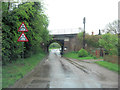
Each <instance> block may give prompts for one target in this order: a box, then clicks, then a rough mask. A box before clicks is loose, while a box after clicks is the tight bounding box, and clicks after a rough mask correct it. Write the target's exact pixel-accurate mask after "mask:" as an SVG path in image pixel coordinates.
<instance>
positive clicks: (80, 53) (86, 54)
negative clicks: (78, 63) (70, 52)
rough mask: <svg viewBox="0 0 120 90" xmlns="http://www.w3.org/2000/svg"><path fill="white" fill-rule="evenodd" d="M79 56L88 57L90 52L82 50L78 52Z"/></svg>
mask: <svg viewBox="0 0 120 90" xmlns="http://www.w3.org/2000/svg"><path fill="white" fill-rule="evenodd" d="M78 56H79V57H87V56H88V52H87V51H86V50H85V49H83V48H82V49H80V51H79V52H78Z"/></svg>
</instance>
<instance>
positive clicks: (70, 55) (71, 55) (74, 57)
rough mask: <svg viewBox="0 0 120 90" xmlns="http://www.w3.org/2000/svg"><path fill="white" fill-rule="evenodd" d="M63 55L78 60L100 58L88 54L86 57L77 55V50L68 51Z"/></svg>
mask: <svg viewBox="0 0 120 90" xmlns="http://www.w3.org/2000/svg"><path fill="white" fill-rule="evenodd" d="M63 56H64V57H68V58H72V59H78V60H84V59H102V58H101V57H100V58H96V57H95V56H93V57H91V56H90V55H89V56H88V57H78V53H77V52H69V53H66V54H64V55H63Z"/></svg>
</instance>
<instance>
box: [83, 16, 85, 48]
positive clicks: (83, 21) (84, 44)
mask: <svg viewBox="0 0 120 90" xmlns="http://www.w3.org/2000/svg"><path fill="white" fill-rule="evenodd" d="M83 24H84V31H83V49H85V17H84V18H83Z"/></svg>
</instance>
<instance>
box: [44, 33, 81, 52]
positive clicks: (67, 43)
mask: <svg viewBox="0 0 120 90" xmlns="http://www.w3.org/2000/svg"><path fill="white" fill-rule="evenodd" d="M77 34H78V33H74V34H52V35H51V36H52V37H53V39H52V40H50V41H49V42H48V44H47V46H46V50H47V52H48V51H49V45H50V44H51V43H54V42H57V43H58V44H59V45H60V46H61V52H63V53H66V52H70V51H78V50H80V48H81V45H80V43H79V40H78V38H77ZM65 48H66V50H64V49H65Z"/></svg>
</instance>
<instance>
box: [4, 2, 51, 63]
mask: <svg viewBox="0 0 120 90" xmlns="http://www.w3.org/2000/svg"><path fill="white" fill-rule="evenodd" d="M12 3H13V2H12ZM10 4H11V2H2V63H3V64H4V65H5V64H6V63H8V62H9V63H10V62H12V61H15V60H17V59H19V58H21V56H22V53H23V52H24V57H25V58H27V57H30V56H32V55H34V54H36V53H38V52H40V51H41V49H42V48H43V47H42V45H43V43H44V45H46V44H47V41H49V39H50V37H49V31H48V29H47V27H48V24H49V21H48V18H47V16H46V15H45V13H44V7H43V3H42V2H41V1H40V2H24V3H21V4H19V6H18V7H13V10H11V9H12V7H11V5H10ZM22 22H24V23H25V25H26V27H27V29H28V32H25V35H26V36H27V38H28V40H29V41H28V42H24V51H23V46H22V42H17V40H18V38H19V36H20V35H21V33H22V32H18V28H19V27H20V25H21V24H22Z"/></svg>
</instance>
